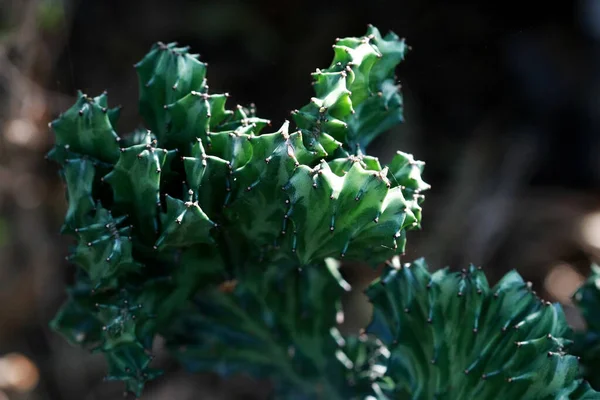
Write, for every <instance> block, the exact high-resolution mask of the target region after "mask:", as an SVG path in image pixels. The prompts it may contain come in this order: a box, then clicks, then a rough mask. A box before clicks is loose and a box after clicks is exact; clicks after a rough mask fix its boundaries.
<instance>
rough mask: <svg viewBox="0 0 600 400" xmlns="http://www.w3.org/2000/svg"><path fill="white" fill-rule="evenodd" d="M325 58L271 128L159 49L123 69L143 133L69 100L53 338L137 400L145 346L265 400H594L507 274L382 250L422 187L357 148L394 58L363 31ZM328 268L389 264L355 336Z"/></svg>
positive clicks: (404, 222)
mask: <svg viewBox="0 0 600 400" xmlns="http://www.w3.org/2000/svg"><path fill="white" fill-rule="evenodd" d="M333 51H334V59H333V62H332V63H331V65H330V66H329V67H328V68H327V69H322V70H317V71H316V72H315V73H314V74H313V78H314V80H315V82H314V89H315V96H314V97H313V98H311V99H310V101H309V102H308V104H307V105H305V106H304V107H302V108H300V109H299V110H297V111H295V112H294V113H293V121H292V122H293V123H288V122H285V123H284V124H283V125H282V126H281V127H280V128H279V129H274V131H273V132H271V133H263V130H264V129H266V128H267V127H269V126H270V121H269V120H268V119H263V118H260V117H258V116H257V115H256V108H255V107H254V105H250V106H248V107H243V106H241V105H238V106H237V107H234V108H233V109H231V110H230V109H228V108H227V99H228V97H229V96H228V94H214V93H209V88H208V85H207V81H206V70H207V66H206V64H205V63H202V62H200V61H199V60H198V56H197V55H193V54H190V53H189V49H188V48H187V47H178V46H177V44H175V43H169V44H164V43H157V44H156V45H154V46H152V48H151V49H150V52H149V53H148V54H147V55H146V56H145V57H144V58H143V59H142V60H141V61H140V62H139V63H137V64H136V65H135V69H136V72H137V74H138V80H139V91H140V98H139V111H140V115H141V118H142V119H143V121H144V123H145V124H146V127H147V128H148V129H146V128H145V127H141V128H140V129H138V130H136V131H134V132H130V133H127V134H124V135H122V136H121V135H119V134H117V123H118V117H119V109H118V108H117V109H110V108H109V107H108V100H107V96H106V94H105V93H104V94H102V95H100V96H98V97H90V96H87V95H84V94H83V93H79V94H78V98H77V101H76V103H75V104H74V105H73V107H71V108H70V109H69V110H67V111H66V112H65V113H64V114H63V115H61V116H60V117H59V118H57V119H56V120H55V121H53V122H52V123H51V124H50V126H51V128H52V129H53V130H54V132H55V135H56V145H55V147H54V148H53V149H52V150H51V151H50V153H49V154H48V158H49V159H51V160H53V161H55V162H57V163H58V164H59V165H60V167H61V176H62V177H63V178H64V180H65V182H66V184H67V197H68V202H69V207H68V210H67V213H66V216H65V223H64V224H63V227H62V232H63V233H67V234H70V235H73V236H74V237H75V239H76V244H75V245H74V246H73V248H72V249H71V254H70V256H69V257H68V260H69V261H70V262H72V263H74V264H75V265H76V266H77V276H76V280H75V283H74V285H73V286H72V287H70V288H69V289H68V294H69V297H68V301H67V302H66V303H65V304H64V305H63V307H62V308H61V309H60V310H59V312H58V314H57V315H56V317H55V318H54V320H53V321H52V323H51V326H52V328H53V329H55V330H56V331H58V332H60V333H61V334H62V335H63V336H64V337H65V338H66V339H67V340H69V341H70V342H71V343H73V344H76V345H79V346H84V347H86V348H88V349H90V350H93V351H98V352H102V353H103V354H104V356H105V358H106V360H107V362H108V370H109V371H108V374H107V380H121V381H123V382H125V384H126V388H127V390H128V391H129V392H133V393H134V394H135V395H137V396H139V395H140V394H141V393H142V390H143V388H144V385H145V384H146V382H147V381H148V380H151V379H154V378H156V377H158V376H159V375H160V374H161V372H160V371H157V370H155V369H154V368H152V366H151V365H152V361H153V357H152V343H153V342H154V339H155V338H156V336H157V335H160V336H161V337H162V338H164V340H165V343H166V347H167V349H168V350H169V351H170V352H171V354H172V355H173V356H174V357H175V358H176V359H178V360H179V361H180V362H181V363H182V364H183V365H184V366H185V367H186V368H188V369H189V370H191V371H197V372H206V371H211V372H218V373H219V374H221V375H229V374H232V373H238V372H244V373H250V374H251V375H252V376H255V377H268V378H270V379H271V380H272V382H273V387H274V393H273V395H274V396H275V398H278V399H295V400H300V399H302V400H304V399H327V400H336V399H339V400H342V399H344V400H346V399H357V400H358V399H360V400H366V399H368V400H374V399H375V400H391V399H398V398H402V399H403V398H413V399H425V400H429V399H442V398H448V399H467V398H468V399H471V398H481V399H491V398H497V397H495V396H501V397H502V398H503V399H512V398H515V399H516V398H519V399H525V400H528V399H536V400H539V399H544V400H546V399H548V400H550V399H554V398H561V399H566V398H570V399H587V400H590V399H598V398H599V397H598V393H596V392H593V391H592V390H591V389H589V387H588V386H586V384H585V383H584V382H582V381H581V379H580V377H579V375H578V371H577V368H578V364H577V360H576V359H575V357H573V356H571V355H570V354H569V353H568V344H569V343H568V342H569V341H568V339H567V337H568V335H567V327H566V324H565V323H564V318H563V315H562V313H561V310H560V308H559V307H558V306H548V305H545V303H541V302H540V301H539V300H538V299H537V297H535V295H533V294H532V292H531V291H530V290H529V288H528V287H527V285H525V284H524V282H523V281H522V279H521V278H520V277H519V276H518V275H516V273H511V274H509V275H507V277H505V278H504V279H503V280H502V281H501V283H500V284H499V285H497V286H496V287H495V288H493V289H491V288H489V287H488V285H487V281H486V280H485V277H484V276H483V274H482V272H481V271H479V270H477V269H473V268H470V269H468V270H465V271H464V272H463V273H458V274H452V273H449V272H447V271H442V272H436V273H433V274H432V273H429V272H428V271H427V268H426V265H425V263H424V261H416V262H415V263H413V264H412V265H410V264H409V265H406V266H401V265H400V264H399V260H398V259H397V258H392V257H395V256H398V255H401V254H403V253H404V250H405V246H406V239H407V232H409V231H410V230H414V229H419V228H420V226H421V204H422V202H423V199H424V197H423V192H424V191H426V190H427V189H429V185H428V184H427V183H425V182H424V181H423V179H422V177H421V176H422V172H423V168H424V163H422V162H420V161H416V160H415V159H414V158H413V156H412V155H410V154H407V153H403V152H400V151H399V152H397V153H396V154H395V156H394V158H393V159H392V161H391V162H390V163H389V164H388V165H381V164H380V162H379V160H378V159H377V158H375V157H372V156H369V155H368V154H367V147H368V145H369V143H371V142H372V141H373V140H374V139H375V138H376V137H377V136H379V135H380V134H382V133H383V132H385V131H387V130H389V129H390V128H392V127H393V126H395V125H396V124H398V123H400V122H402V120H403V116H402V111H403V104H402V97H401V95H400V91H399V85H398V84H397V82H396V79H395V75H394V71H395V68H396V66H397V65H398V64H399V63H400V62H401V61H402V60H403V59H404V55H405V53H406V51H407V46H406V44H405V42H404V40H401V39H400V38H399V37H398V36H397V35H395V34H394V33H388V34H387V35H385V36H382V35H381V34H380V33H379V31H378V30H377V29H376V28H374V27H369V28H368V31H367V34H366V35H364V36H362V37H358V38H354V37H349V38H342V39H339V40H337V41H336V43H335V45H334V46H333ZM341 259H344V260H354V261H361V262H364V263H366V264H370V265H372V266H378V265H381V263H383V262H386V261H387V260H390V259H392V260H393V261H391V262H389V263H388V269H387V270H386V272H385V274H384V276H383V277H382V278H381V279H380V280H378V281H376V282H375V283H374V284H373V286H372V287H371V288H370V289H369V290H368V291H367V293H368V295H369V296H370V298H371V301H372V303H373V304H374V309H375V311H374V317H373V321H372V322H371V324H370V325H369V328H368V329H367V332H366V333H363V334H360V335H358V336H357V335H342V334H341V333H340V331H339V330H338V325H339V324H340V323H341V321H342V320H343V316H344V313H343V310H342V307H341V299H342V296H343V294H344V293H346V292H348V291H349V290H351V288H350V285H349V284H348V283H347V282H345V281H344V280H343V279H342V276H341V274H340V270H339V268H340V262H339V261H340V260H341ZM496 294H497V295H498V296H497V297H498V298H496ZM547 335H550V336H547ZM514 342H517V343H518V344H520V347H519V345H514ZM515 346H516V347H515ZM548 355H549V356H548ZM431 360H433V361H434V363H433V364H432V363H431ZM457 368H458V369H457ZM465 371H466V373H465Z"/></svg>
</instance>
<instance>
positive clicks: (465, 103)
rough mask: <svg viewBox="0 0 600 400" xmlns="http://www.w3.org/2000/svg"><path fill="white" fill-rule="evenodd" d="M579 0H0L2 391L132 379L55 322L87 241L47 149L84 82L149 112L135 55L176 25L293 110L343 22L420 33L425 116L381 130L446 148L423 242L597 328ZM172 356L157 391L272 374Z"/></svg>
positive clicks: (417, 100)
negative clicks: (587, 307)
mask: <svg viewBox="0 0 600 400" xmlns="http://www.w3.org/2000/svg"><path fill="white" fill-rule="evenodd" d="M556 3H559V2H556ZM560 3H562V5H555V6H553V5H550V4H551V3H550V2H544V3H542V2H539V4H538V2H535V1H531V2H524V1H512V0H508V1H496V0H490V1H485V2H484V1H472V2H467V1H463V2H459V1H452V2H449V1H447V0H439V1H433V0H398V1H380V0H369V1H363V2H351V1H341V0H335V1H322V2H319V1H312V0H311V1H295V2H291V1H290V2H283V1H267V0H263V1H254V2H248V1H241V0H239V1H231V0H220V1H184V0H170V1H159V0H143V1H142V0H135V1H134V0H128V1H123V0H111V1H109V0H86V1H76V0H62V1H61V0H0V400H5V398H8V399H32V400H38V399H40V400H41V399H52V400H82V399H83V400H87V399H90V400H91V399H98V400H104V399H115V398H119V397H120V393H121V391H122V386H120V385H119V384H112V383H111V384H108V383H106V384H104V383H102V382H101V377H102V375H103V373H104V364H103V360H102V358H101V357H98V356H90V355H89V354H87V353H86V352H85V351H82V350H79V349H76V348H72V347H70V346H69V345H68V344H66V343H65V342H64V341H63V340H62V339H61V338H59V337H58V336H57V335H55V334H53V333H51V332H49V330H48V329H47V327H46V325H47V322H48V320H49V319H50V318H51V317H52V315H53V314H54V312H55V311H56V309H57V308H58V306H59V305H60V303H61V302H62V300H63V298H64V287H65V283H66V282H68V281H69V279H71V273H72V270H71V269H70V267H68V266H67V265H66V263H65V261H64V260H63V257H64V256H65V255H66V246H67V244H68V242H69V239H68V238H65V237H60V236H59V235H58V230H59V227H60V224H61V222H62V218H63V215H64V211H65V207H66V203H65V198H64V191H63V187H62V184H61V182H60V181H59V180H58V176H57V170H56V167H55V166H54V165H52V164H49V163H47V162H46V161H44V159H43V155H44V153H45V152H46V151H47V150H48V149H49V148H50V146H51V144H52V136H51V135H50V134H49V132H48V129H47V126H46V125H47V123H48V121H49V120H51V119H52V118H54V117H55V116H56V115H58V113H60V112H61V111H63V110H65V109H66V108H67V107H69V106H70V104H71V102H72V101H73V99H74V94H75V90H76V89H82V90H83V91H84V92H86V93H88V94H90V95H96V94H98V93H99V92H100V91H102V90H104V89H107V90H108V92H109V101H110V102H111V103H112V105H117V104H123V105H124V106H125V109H124V114H123V118H122V121H121V123H120V125H119V131H120V132H127V131H128V130H131V129H133V128H135V127H136V126H137V124H138V123H139V122H140V121H139V119H138V117H137V105H136V100H137V79H136V75H135V73H134V70H133V68H132V67H131V65H132V64H133V63H134V62H136V61H138V60H139V59H140V58H141V57H142V56H143V55H144V54H145V52H146V51H147V50H148V49H149V47H150V45H151V44H152V43H153V42H155V41H158V40H162V41H179V42H180V43H181V44H189V45H191V46H192V48H193V50H194V51H196V52H199V53H200V54H201V58H202V60H204V61H207V62H208V63H209V72H208V78H209V83H210V86H211V90H212V91H213V92H220V91H228V92H230V93H231V94H232V95H233V99H232V105H233V104H235V103H236V102H240V103H243V104H244V103H248V102H255V103H256V104H257V106H258V109H259V113H260V115H261V116H264V117H266V118H271V119H272V120H273V121H274V125H277V124H279V123H281V122H282V121H283V120H284V119H285V118H288V116H289V111H290V110H292V109H295V108H298V107H300V106H301V105H303V104H304V103H306V102H307V101H308V99H309V98H310V96H311V86H310V84H309V83H310V76H309V74H310V72H312V71H314V69H315V68H317V67H326V66H328V64H329V62H330V60H331V58H332V51H331V44H332V43H333V41H334V39H335V38H336V37H338V36H359V35H362V34H364V32H365V31H366V25H367V23H372V24H374V25H376V26H377V27H379V28H380V29H381V30H382V31H383V32H386V31H388V30H390V29H391V30H393V31H395V32H396V33H398V34H399V35H400V36H404V37H406V38H407V41H408V43H409V44H410V45H411V46H412V47H413V50H412V51H411V52H410V53H409V55H408V57H407V60H406V62H405V63H403V64H402V65H401V66H400V68H399V69H398V77H399V79H400V81H401V82H402V85H403V88H404V94H405V103H406V120H407V122H406V123H405V124H404V125H402V126H400V127H398V128H397V129H395V130H394V131H393V132H390V133H389V134H388V135H386V136H385V137H383V138H381V140H378V141H377V142H376V143H375V144H374V145H373V146H372V147H371V153H374V154H375V155H378V156H380V157H381V158H382V159H383V161H387V160H389V159H390V158H391V156H392V154H393V151H394V150H396V149H402V150H405V151H409V152H412V153H413V154H415V157H416V158H418V159H421V160H424V161H426V162H427V167H426V170H425V179H426V180H427V181H428V182H429V183H431V184H432V185H433V189H432V190H431V191H430V192H429V193H428V194H427V196H426V202H425V204H424V217H423V231H422V232H414V233H412V234H410V235H409V245H408V252H407V256H406V260H407V261H408V260H411V259H414V258H416V257H418V256H426V257H427V258H428V259H429V261H430V264H431V265H432V267H434V268H439V267H443V266H445V265H452V266H453V267H456V268H460V267H464V266H466V265H467V264H468V263H469V262H474V263H476V264H482V265H484V267H485V268H486V270H487V271H488V272H489V274H490V279H491V281H496V280H497V279H498V278H499V276H500V275H501V274H502V273H504V272H506V271H507V270H509V269H513V268H517V269H518V270H519V271H520V272H521V273H522V274H523V275H524V277H525V278H526V279H529V280H531V281H533V282H534V285H535V287H536V289H537V291H538V292H539V293H540V294H542V295H543V296H544V297H546V298H548V299H550V300H559V301H562V302H564V303H565V307H566V311H567V315H568V317H569V320H570V321H571V322H572V323H573V324H574V326H575V327H576V328H580V327H581V321H580V320H579V318H578V315H577V313H576V312H574V310H573V308H572V305H570V302H569V296H570V294H571V293H572V292H573V291H574V290H575V288H576V287H577V285H578V284H579V283H580V282H581V280H582V279H583V277H584V276H585V275H586V274H587V273H588V271H589V264H590V262H591V261H593V260H594V259H595V257H596V255H597V254H598V251H599V250H598V249H600V217H598V216H597V214H596V212H598V211H600V198H599V195H600V190H599V189H600V158H599V157H598V154H599V150H600V148H599V147H600V7H599V6H597V5H596V6H594V4H597V2H596V1H595V0H580V1H577V2H575V1H563V2H560ZM345 273H346V276H347V278H348V279H349V280H350V281H352V282H354V283H356V287H357V288H361V287H364V284H365V283H366V282H368V281H369V280H370V279H372V278H373V276H374V273H373V272H369V271H367V270H366V269H365V268H363V267H362V266H355V265H349V266H346V267H345ZM347 306H348V312H347V314H348V322H347V325H346V327H345V328H346V329H347V330H348V331H352V330H355V329H358V328H359V327H360V326H361V325H363V324H364V323H365V320H366V319H367V318H368V313H369V310H368V308H367V307H365V304H364V299H363V298H362V297H361V294H360V291H358V292H357V293H356V294H355V295H352V296H350V297H349V298H348V299H347ZM14 353H17V354H19V355H21V356H24V357H26V359H15V358H14V357H15V356H14ZM10 354H12V355H10ZM27 360H29V361H27ZM29 363H31V364H29ZM158 363H159V364H160V365H163V366H165V367H166V368H168V369H169V370H170V371H172V372H170V373H169V375H168V376H167V377H166V378H163V379H161V380H159V381H157V382H154V383H153V384H152V385H150V386H149V388H148V391H147V393H146V394H145V395H144V396H143V399H147V400H151V399H155V400H158V399H178V400H179V399H225V398H231V399H254V398H260V397H261V395H262V393H264V392H266V390H267V389H257V387H259V386H264V383H263V385H261V384H256V383H250V382H249V381H248V379H245V378H241V379H236V380H234V381H228V382H221V381H219V380H217V379H216V378H215V377H213V376H202V377H199V376H190V375H187V374H185V373H184V372H181V371H179V370H177V369H176V368H175V367H174V366H173V365H172V364H171V362H170V361H169V359H168V358H165V357H160V358H159V360H158ZM18 367H23V368H24V369H19V368H18ZM36 374H39V382H38V384H37V385H36V386H35V388H34V389H30V386H31V385H30V384H29V382H35V381H36ZM16 388H21V389H23V391H22V392H17V391H15V390H14V389H16Z"/></svg>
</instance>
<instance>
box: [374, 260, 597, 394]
mask: <svg viewBox="0 0 600 400" xmlns="http://www.w3.org/2000/svg"><path fill="white" fill-rule="evenodd" d="M367 294H368V295H369V297H370V299H371V301H372V302H373V305H374V307H375V309H374V316H373V321H372V322H371V324H370V326H369V327H368V329H367V331H368V332H369V333H371V334H374V335H376V336H377V337H379V339H380V340H381V341H382V342H383V343H384V344H385V345H386V346H388V347H389V349H390V352H391V356H390V363H389V365H388V376H390V377H391V378H392V381H393V382H394V383H395V385H394V387H393V388H390V389H389V392H390V393H391V394H392V395H391V397H392V398H401V399H404V398H406V399H523V400H527V399H548V400H549V399H592V398H593V399H598V398H600V393H597V392H594V391H592V390H591V389H590V388H589V387H588V385H587V383H585V382H583V381H582V380H581V379H579V366H578V362H577V358H576V357H575V356H573V355H570V354H568V353H567V347H568V346H569V344H570V340H569V339H568V338H569V337H570V332H569V327H568V325H567V323H566V321H565V317H564V314H563V312H562V309H561V308H560V306H559V305H557V304H551V303H549V302H545V301H542V300H541V299H539V298H538V297H537V296H536V295H535V292H533V291H532V289H531V284H530V283H526V282H524V281H523V279H522V278H521V277H520V276H519V274H518V273H517V272H515V271H512V272H509V273H508V274H507V275H505V276H504V278H502V280H500V282H498V283H497V284H496V286H494V287H493V288H490V287H489V286H488V283H487V280H486V278H485V276H484V274H483V272H481V270H480V269H478V268H475V267H474V266H470V267H469V268H468V269H465V270H462V272H454V273H451V272H449V271H448V270H447V269H443V270H439V271H437V272H435V273H433V274H430V273H429V272H428V270H427V265H426V264H425V261H424V260H422V259H421V260H417V261H415V262H413V263H412V264H405V265H403V266H401V265H400V263H399V261H398V260H397V259H395V260H394V262H393V263H391V264H390V266H389V267H388V268H387V270H386V271H385V272H384V274H383V276H382V277H381V279H379V280H377V281H376V282H374V283H373V284H372V286H371V287H370V288H369V289H368V291H367Z"/></svg>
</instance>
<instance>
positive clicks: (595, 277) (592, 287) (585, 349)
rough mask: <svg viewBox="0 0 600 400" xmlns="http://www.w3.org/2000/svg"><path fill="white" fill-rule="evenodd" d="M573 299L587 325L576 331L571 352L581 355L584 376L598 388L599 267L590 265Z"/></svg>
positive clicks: (599, 366)
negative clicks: (589, 273)
mask: <svg viewBox="0 0 600 400" xmlns="http://www.w3.org/2000/svg"><path fill="white" fill-rule="evenodd" d="M573 300H574V301H575V303H576V304H577V306H578V307H579V309H580V310H581V312H582V314H583V318H584V319H585V323H586V325H587V326H586V330H585V331H583V332H576V336H575V346H574V349H573V352H574V353H575V354H577V355H578V356H579V357H581V362H582V364H583V372H584V376H585V378H586V379H587V380H588V381H589V382H590V384H592V386H593V387H594V388H595V389H600V375H599V374H598V369H599V368H600V267H598V266H597V265H593V266H592V275H591V276H590V277H589V278H588V280H587V281H586V282H585V283H584V284H583V286H581V287H580V288H579V290H578V291H577V292H576V293H575V295H574V296H573Z"/></svg>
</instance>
